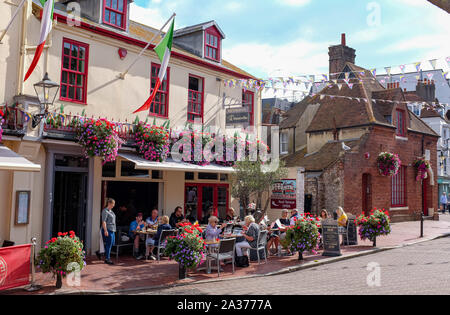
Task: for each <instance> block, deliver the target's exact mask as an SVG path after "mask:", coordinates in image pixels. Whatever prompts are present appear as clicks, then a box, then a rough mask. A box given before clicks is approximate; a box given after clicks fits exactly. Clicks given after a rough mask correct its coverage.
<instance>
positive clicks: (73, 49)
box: [72, 45, 78, 57]
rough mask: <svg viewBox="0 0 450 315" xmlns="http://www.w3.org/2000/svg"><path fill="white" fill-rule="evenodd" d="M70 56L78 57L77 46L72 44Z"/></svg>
mask: <svg viewBox="0 0 450 315" xmlns="http://www.w3.org/2000/svg"><path fill="white" fill-rule="evenodd" d="M72 57H78V46H75V45H72Z"/></svg>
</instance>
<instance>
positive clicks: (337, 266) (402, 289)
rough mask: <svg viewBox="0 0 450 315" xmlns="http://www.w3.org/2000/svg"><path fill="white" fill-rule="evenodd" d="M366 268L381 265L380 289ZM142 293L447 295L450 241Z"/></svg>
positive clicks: (449, 272) (445, 240)
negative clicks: (275, 273)
mask: <svg viewBox="0 0 450 315" xmlns="http://www.w3.org/2000/svg"><path fill="white" fill-rule="evenodd" d="M369 263H377V264H379V266H380V271H381V272H380V275H381V279H380V280H381V283H380V284H381V285H380V286H379V287H376V286H375V287H369V286H368V285H367V277H368V275H369V273H370V271H368V270H367V266H368V264H369ZM141 294H169V295H172V294H176V295H208V294H214V295H227V294H233V295H240V294H242V295H252V294H257V295H259V294H263V295H265V294H267V295H277V294H325V295H330V294H450V238H443V239H438V240H435V241H430V242H424V243H421V244H416V245H412V246H407V247H403V248H400V249H395V250H390V251H385V252H381V253H378V254H374V255H369V256H364V257H359V258H354V259H350V260H344V261H341V262H337V263H333V264H328V265H324V266H319V267H316V268H313V269H306V270H303V271H299V272H295V273H291V274H284V275H279V276H272V277H260V278H252V279H245V280H229V281H221V282H215V283H207V284H197V285H189V286H183V287H178V288H171V289H164V290H160V291H151V292H146V293H141Z"/></svg>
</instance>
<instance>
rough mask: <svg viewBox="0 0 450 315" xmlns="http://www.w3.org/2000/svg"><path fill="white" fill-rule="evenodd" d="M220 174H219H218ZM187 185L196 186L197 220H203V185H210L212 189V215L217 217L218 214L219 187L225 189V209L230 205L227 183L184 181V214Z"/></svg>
mask: <svg viewBox="0 0 450 315" xmlns="http://www.w3.org/2000/svg"><path fill="white" fill-rule="evenodd" d="M219 176H220V174H219ZM187 187H196V188H197V220H198V221H199V222H200V221H201V220H203V209H202V205H203V187H212V188H213V189H214V191H213V200H212V203H213V204H212V206H213V208H214V216H216V217H218V215H219V213H218V212H219V211H218V209H219V191H218V189H219V188H226V190H227V202H226V209H228V208H229V206H230V185H229V184H216V183H211V184H209V183H185V184H184V209H185V210H184V211H185V213H184V215H186V211H187V198H186V188H187Z"/></svg>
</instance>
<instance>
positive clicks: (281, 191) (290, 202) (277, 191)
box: [271, 179, 297, 210]
mask: <svg viewBox="0 0 450 315" xmlns="http://www.w3.org/2000/svg"><path fill="white" fill-rule="evenodd" d="M271 208H272V209H288V210H291V209H295V208H297V181H296V180H295V179H283V180H280V181H277V182H276V183H274V184H273V185H272V196H271Z"/></svg>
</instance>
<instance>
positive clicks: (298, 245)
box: [280, 214, 320, 257]
mask: <svg viewBox="0 0 450 315" xmlns="http://www.w3.org/2000/svg"><path fill="white" fill-rule="evenodd" d="M318 223H319V221H318V219H315V218H313V217H311V216H309V215H308V214H306V215H305V216H301V217H300V218H299V219H298V220H296V221H295V224H294V225H293V226H291V227H289V229H288V230H287V232H286V238H285V239H284V240H280V242H281V243H282V245H283V246H284V247H288V248H289V249H290V250H291V252H295V251H296V252H298V253H299V257H302V255H301V254H302V253H303V252H308V251H312V252H313V253H314V254H317V251H318V250H319V240H320V233H319V228H318V226H317V224H318Z"/></svg>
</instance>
